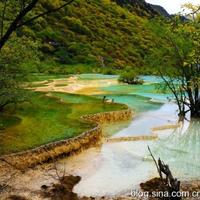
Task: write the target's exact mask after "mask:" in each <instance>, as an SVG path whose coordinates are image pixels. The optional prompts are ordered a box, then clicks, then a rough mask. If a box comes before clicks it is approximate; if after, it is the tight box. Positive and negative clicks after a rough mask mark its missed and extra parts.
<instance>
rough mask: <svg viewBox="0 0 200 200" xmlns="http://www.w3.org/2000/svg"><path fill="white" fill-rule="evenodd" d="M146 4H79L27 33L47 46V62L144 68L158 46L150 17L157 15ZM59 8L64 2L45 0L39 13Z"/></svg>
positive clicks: (119, 1)
mask: <svg viewBox="0 0 200 200" xmlns="http://www.w3.org/2000/svg"><path fill="white" fill-rule="evenodd" d="M130 2H131V4H129V3H130ZM141 2H143V1H139V0H134V1H133V0H116V1H111V0H101V1H100V0H92V1H80V0H76V1H75V2H74V3H73V4H71V5H70V6H68V7H66V8H64V9H62V10H60V11H59V12H57V13H53V14H51V15H49V16H45V17H42V18H39V19H38V20H37V21H36V22H34V23H33V24H32V25H31V26H28V27H24V28H23V29H22V32H23V34H25V35H27V36H31V37H33V38H35V39H37V40H40V41H42V45H41V48H40V49H41V51H42V53H43V56H42V59H43V60H44V61H47V60H48V61H52V62H58V63H62V64H77V63H84V64H87V65H91V66H101V67H104V66H106V69H110V70H112V69H117V70H122V69H124V68H125V67H127V66H131V67H142V66H144V62H143V60H144V57H145V55H146V53H147V51H148V50H149V49H151V48H152V47H154V46H155V45H156V43H157V38H156V36H155V35H154V34H153V33H152V31H151V30H150V29H149V28H148V24H149V18H152V17H153V16H154V15H157V12H156V11H154V10H153V9H152V7H151V6H150V5H149V4H146V3H145V2H143V3H141ZM58 5H59V0H57V1H50V2H49V1H47V0H43V1H42V3H41V4H40V5H39V7H37V9H35V11H34V12H40V11H41V10H45V8H51V7H56V6H58Z"/></svg>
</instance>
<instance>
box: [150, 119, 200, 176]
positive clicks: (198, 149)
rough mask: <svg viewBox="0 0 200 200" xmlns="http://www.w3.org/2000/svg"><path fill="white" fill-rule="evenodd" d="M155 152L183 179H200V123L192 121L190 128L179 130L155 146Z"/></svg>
mask: <svg viewBox="0 0 200 200" xmlns="http://www.w3.org/2000/svg"><path fill="white" fill-rule="evenodd" d="M153 152H154V154H155V155H156V156H157V157H161V158H162V160H164V161H165V162H166V163H168V164H169V166H170V167H171V169H172V171H174V173H175V174H176V176H178V177H179V178H182V179H188V178H189V179H192V178H194V179H196V178H197V177H200V162H199V153H200V121H199V120H192V121H191V122H190V123H189V127H188V128H187V129H186V130H185V128H177V129H176V130H174V131H173V133H172V134H171V135H169V136H168V137H166V138H162V139H160V141H159V142H157V143H156V144H155V145H153Z"/></svg>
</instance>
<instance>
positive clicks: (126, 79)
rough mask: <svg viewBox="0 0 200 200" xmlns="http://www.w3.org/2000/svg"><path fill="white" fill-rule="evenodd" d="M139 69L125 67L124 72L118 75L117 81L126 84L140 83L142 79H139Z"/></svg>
mask: <svg viewBox="0 0 200 200" xmlns="http://www.w3.org/2000/svg"><path fill="white" fill-rule="evenodd" d="M140 75H141V71H140V70H139V69H138V68H136V69H132V68H127V69H126V71H125V72H123V73H122V74H121V75H120V77H119V81H120V82H123V83H128V84H135V85H137V84H142V83H143V80H141V79H140V77H139V76H140Z"/></svg>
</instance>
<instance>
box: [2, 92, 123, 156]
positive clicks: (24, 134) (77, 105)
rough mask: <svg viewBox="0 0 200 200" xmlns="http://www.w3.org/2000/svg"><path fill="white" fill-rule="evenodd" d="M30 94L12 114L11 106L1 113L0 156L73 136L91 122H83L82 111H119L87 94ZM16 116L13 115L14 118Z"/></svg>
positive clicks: (118, 108) (116, 106)
mask: <svg viewBox="0 0 200 200" xmlns="http://www.w3.org/2000/svg"><path fill="white" fill-rule="evenodd" d="M52 96H53V97H57V98H61V99H62V102H60V101H59V100H58V99H55V98H51V97H47V96H45V94H44V93H36V92H32V93H31V98H30V99H31V101H30V102H27V103H23V104H20V105H19V106H18V107H17V109H16V111H15V113H13V112H12V111H11V110H12V109H10V110H8V111H7V112H6V113H4V115H2V114H0V124H1V130H0V135H1V141H0V155H2V154H8V153H12V152H19V151H22V150H27V149H30V148H33V147H36V146H39V145H42V144H45V143H49V142H52V141H56V140H60V139H64V138H70V137H74V136H76V135H79V134H80V133H82V132H83V131H85V130H88V129H89V128H91V127H92V126H93V125H91V124H89V123H86V122H83V121H81V120H80V117H81V116H82V115H85V114H92V113H98V112H106V111H114V110H120V109H123V108H124V107H123V106H121V105H116V104H113V105H112V104H104V103H102V101H101V100H100V99H96V98H93V97H88V96H81V95H72V94H62V93H52ZM14 116H15V117H14Z"/></svg>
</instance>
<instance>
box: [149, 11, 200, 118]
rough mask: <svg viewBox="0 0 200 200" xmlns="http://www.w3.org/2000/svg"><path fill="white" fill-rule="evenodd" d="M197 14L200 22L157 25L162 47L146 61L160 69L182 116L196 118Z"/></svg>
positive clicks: (199, 99) (199, 70)
mask: <svg viewBox="0 0 200 200" xmlns="http://www.w3.org/2000/svg"><path fill="white" fill-rule="evenodd" d="M196 14H197V18H194V19H193V20H190V21H186V22H183V21H181V20H180V17H175V18H174V19H173V20H170V21H167V22H165V21H161V23H160V25H159V24H158V22H156V28H154V30H155V31H156V32H157V33H159V40H160V45H159V47H158V48H153V49H151V53H150V54H149V55H148V56H147V57H146V61H147V62H146V64H147V65H149V66H152V67H154V68H155V69H157V71H158V73H159V74H160V75H161V77H162V78H163V80H164V82H165V84H166V87H167V88H168V89H169V90H170V91H171V92H172V93H173V94H174V98H175V100H176V102H177V104H178V107H179V113H180V115H182V116H184V115H185V113H186V112H188V111H191V116H192V117H200V96H199V95H200V92H199V87H200V67H199V64H200V37H199V36H200V35H199V33H200V25H199V19H198V15H199V14H198V12H197V13H196ZM164 22H165V24H164V25H163V23H164ZM154 25H155V22H154V24H153V26H154Z"/></svg>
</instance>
